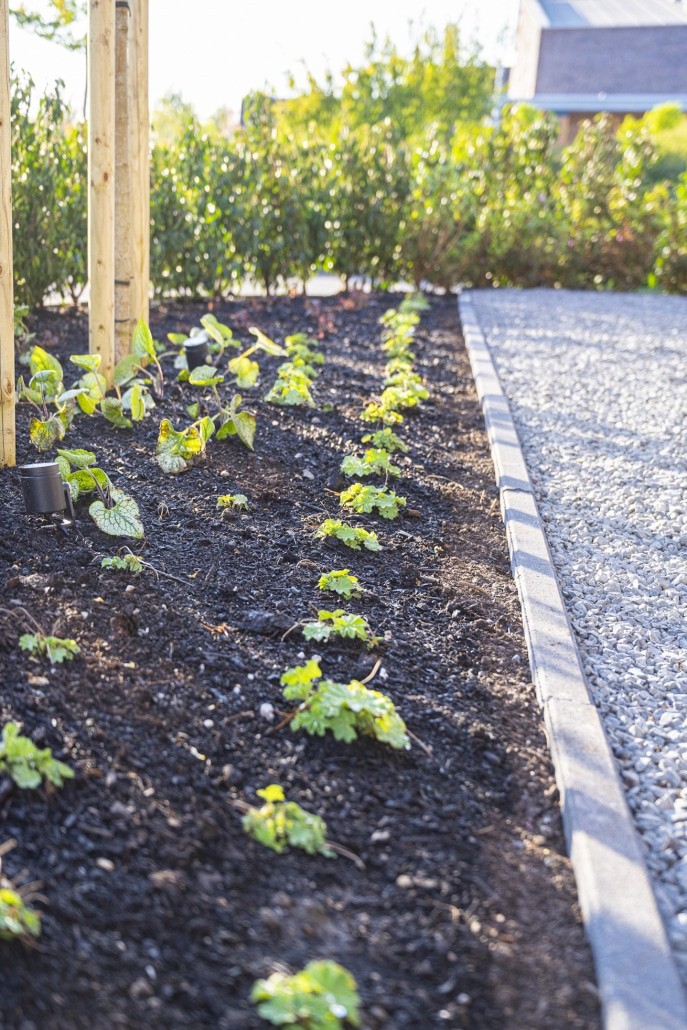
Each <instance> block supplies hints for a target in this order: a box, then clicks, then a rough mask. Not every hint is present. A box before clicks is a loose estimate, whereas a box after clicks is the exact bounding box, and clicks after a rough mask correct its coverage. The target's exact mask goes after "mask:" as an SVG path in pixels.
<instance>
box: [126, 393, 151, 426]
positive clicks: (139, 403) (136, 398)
mask: <svg viewBox="0 0 687 1030" xmlns="http://www.w3.org/2000/svg"><path fill="white" fill-rule="evenodd" d="M128 399H129V400H130V403H131V418H132V419H133V421H134V422H140V421H141V420H142V419H143V417H144V415H145V413H146V406H145V401H144V400H143V388H142V387H141V386H133V387H132V388H131V396H130V398H128ZM126 400H127V398H126V395H125V396H124V397H123V398H122V404H124V403H125V402H126Z"/></svg>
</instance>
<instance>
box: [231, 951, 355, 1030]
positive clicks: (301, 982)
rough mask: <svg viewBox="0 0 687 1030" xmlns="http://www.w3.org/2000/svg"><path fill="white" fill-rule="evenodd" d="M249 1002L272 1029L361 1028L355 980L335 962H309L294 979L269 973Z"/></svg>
mask: <svg viewBox="0 0 687 1030" xmlns="http://www.w3.org/2000/svg"><path fill="white" fill-rule="evenodd" d="M251 1001H253V1002H254V1003H255V1004H256V1005H257V1010H258V1014H259V1015H260V1016H262V1018H263V1019H265V1020H267V1022H268V1023H271V1024H272V1025H273V1026H294V1027H300V1028H301V1030H344V1027H347V1026H348V1027H359V1026H360V1025H361V1022H360V997H359V995H358V992H357V990H356V983H355V980H354V979H353V977H352V976H351V974H350V973H349V972H348V970H347V969H344V968H343V966H340V965H338V964H337V963H336V962H330V961H317V962H309V963H308V965H307V966H306V967H305V969H302V970H301V971H300V972H299V973H295V974H294V975H293V976H289V975H288V974H287V973H272V975H271V976H270V977H269V978H268V979H267V980H257V981H256V982H255V983H254V984H253V989H252V991H251Z"/></svg>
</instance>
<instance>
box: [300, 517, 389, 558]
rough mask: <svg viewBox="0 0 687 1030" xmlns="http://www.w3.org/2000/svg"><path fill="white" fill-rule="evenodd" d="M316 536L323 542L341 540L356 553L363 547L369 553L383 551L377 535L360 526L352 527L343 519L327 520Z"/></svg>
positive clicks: (318, 528)
mask: <svg viewBox="0 0 687 1030" xmlns="http://www.w3.org/2000/svg"><path fill="white" fill-rule="evenodd" d="M315 536H316V537H318V538H319V539H321V540H323V539H325V538H326V537H332V538H333V539H334V540H340V541H341V543H342V544H345V545H346V547H350V548H352V550H354V551H359V550H360V548H361V546H362V547H365V548H366V549H367V550H368V551H381V549H382V545H381V544H380V542H379V540H378V539H377V534H376V533H371V532H368V530H366V529H362V528H359V527H358V526H350V525H349V524H348V523H347V522H342V521H341V519H325V520H324V522H323V523H322V524H321V525H319V526H318V527H317V529H316V530H315Z"/></svg>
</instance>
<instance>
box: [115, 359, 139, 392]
mask: <svg viewBox="0 0 687 1030" xmlns="http://www.w3.org/2000/svg"><path fill="white" fill-rule="evenodd" d="M140 368H141V358H140V356H139V355H138V354H125V356H124V357H123V358H121V359H120V360H119V361H118V362H117V364H116V365H115V368H114V384H115V386H124V384H125V383H128V382H129V381H130V380H131V379H134V378H135V377H136V376H137V375H138V373H139V371H140Z"/></svg>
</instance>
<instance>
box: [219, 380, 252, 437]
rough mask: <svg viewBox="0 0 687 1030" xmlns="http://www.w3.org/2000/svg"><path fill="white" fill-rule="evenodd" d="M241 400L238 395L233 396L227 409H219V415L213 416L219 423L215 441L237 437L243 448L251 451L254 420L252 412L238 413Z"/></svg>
mask: <svg viewBox="0 0 687 1030" xmlns="http://www.w3.org/2000/svg"><path fill="white" fill-rule="evenodd" d="M242 400H243V398H242V397H241V394H240V393H237V394H235V395H234V396H233V397H232V399H231V402H230V404H229V407H228V408H221V410H220V412H219V415H218V416H215V417H217V418H218V420H219V423H220V426H219V429H218V430H217V439H218V440H224V439H225V438H226V437H227V436H238V438H239V440H240V441H241V443H242V444H243V445H244V447H247V448H248V450H249V451H252V450H253V441H254V440H255V426H256V419H255V415H254V414H253V412H252V411H239V408H240V407H241V402H242Z"/></svg>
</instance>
